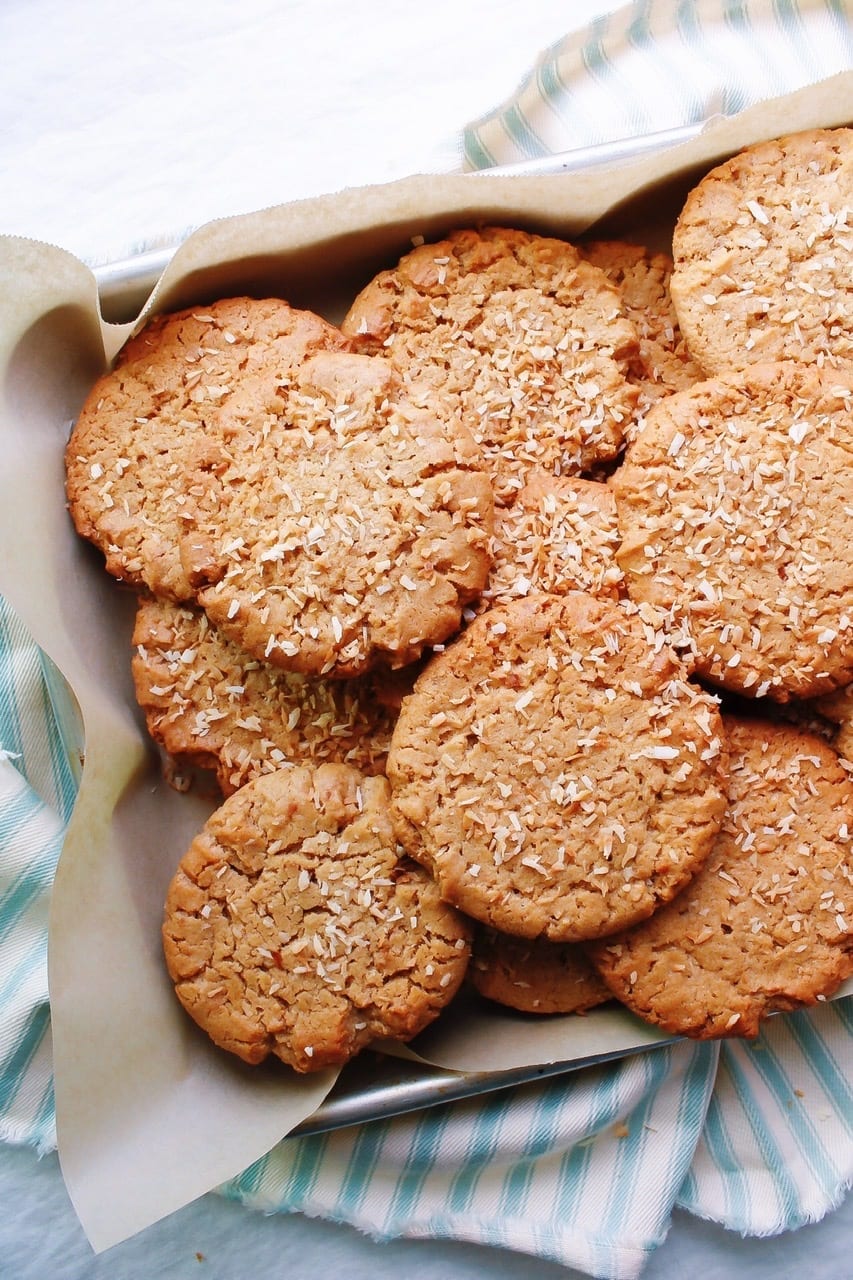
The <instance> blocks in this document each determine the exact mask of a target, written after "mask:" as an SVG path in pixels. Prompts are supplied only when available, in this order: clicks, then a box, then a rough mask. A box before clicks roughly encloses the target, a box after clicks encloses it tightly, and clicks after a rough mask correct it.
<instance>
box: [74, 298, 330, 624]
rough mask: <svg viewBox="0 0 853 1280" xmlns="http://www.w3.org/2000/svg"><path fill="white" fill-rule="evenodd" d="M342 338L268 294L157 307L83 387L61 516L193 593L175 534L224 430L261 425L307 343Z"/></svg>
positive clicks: (175, 592)
mask: <svg viewBox="0 0 853 1280" xmlns="http://www.w3.org/2000/svg"><path fill="white" fill-rule="evenodd" d="M349 345H350V344H349V343H348V342H347V341H346V339H345V338H343V336H342V335H341V334H340V333H339V331H338V330H337V329H335V328H334V327H333V326H332V325H330V324H327V323H326V322H325V321H324V320H321V319H320V317H319V316H315V315H313V314H312V313H311V312H309V311H297V310H295V309H294V308H293V307H290V306H288V304H287V303H286V302H282V301H281V300H279V299H277V298H268V299H263V300H257V299H254V298H228V299H224V300H222V301H219V302H215V303H213V304H211V305H210V306H207V307H194V308H191V309H189V310H185V311H179V312H175V313H174V314H172V315H162V316H157V317H155V318H154V319H153V320H151V321H150V322H149V323H148V324H147V325H146V326H145V328H144V329H143V330H142V331H141V332H140V333H139V334H137V336H136V337H134V338H131V340H130V341H129V342H128V343H126V345H125V346H124V347H123V348H122V351H121V353H120V355H119V357H118V361H117V363H116V365H115V367H114V368H113V369H112V370H110V372H108V373H106V374H104V376H103V377H102V378H100V379H99V380H98V382H97V383H96V384H95V386H94V387H93V389H92V391H91V393H90V394H89V396H88V397H87V399H86V402H85V404H84V405H83V408H82V410H81V412H80V415H79V417H78V419H77V422H76V424H75V426H74V428H73V430H72V432H71V437H70V439H69V441H68V446H67V448H66V454H65V464H66V487H67V494H68V505H69V510H70V512H71V516H72V518H73V520H74V523H75V526H76V528H77V531H78V533H80V534H81V535H82V536H83V537H84V538H88V539H89V540H90V541H91V542H93V543H95V545H96V546H97V547H99V548H100V550H101V551H102V552H103V554H104V556H105V557H106V567H107V569H108V571H109V572H110V573H112V574H113V575H114V576H115V577H117V578H121V579H123V580H124V581H126V582H129V583H132V584H133V585H135V586H138V587H148V588H149V589H150V590H151V591H153V592H154V593H155V594H157V595H161V596H168V597H170V598H171V599H173V600H189V599H192V597H193V595H194V587H195V583H194V581H193V577H192V571H191V567H190V566H189V565H188V563H187V561H186V558H185V555H184V550H185V545H184V544H185V538H186V536H187V534H188V533H190V534H191V533H192V531H193V528H194V518H195V509H196V502H197V500H198V499H199V498H200V497H201V496H202V495H203V494H204V492H205V490H206V489H207V488H208V487H209V486H210V485H211V484H213V483H214V482H215V477H216V474H217V472H218V471H219V469H220V468H221V467H222V466H223V465H224V464H225V462H226V459H227V456H228V445H227V442H228V440H229V438H230V436H231V435H232V433H233V432H235V431H249V432H250V433H253V434H255V433H260V432H261V430H262V429H263V427H264V424H265V423H266V422H267V420H268V419H269V418H270V417H275V416H276V414H277V413H278V411H279V408H280V405H281V392H280V387H279V384H280V383H282V382H285V383H286V382H287V381H288V380H289V379H290V377H291V374H292V371H293V369H294V368H296V367H297V366H298V365H299V364H301V362H302V361H303V360H304V359H306V358H307V357H308V356H309V355H311V354H313V353H314V352H316V351H323V350H347V349H348V348H349Z"/></svg>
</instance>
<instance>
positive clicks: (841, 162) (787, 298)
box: [671, 129, 853, 373]
mask: <svg viewBox="0 0 853 1280" xmlns="http://www.w3.org/2000/svg"><path fill="white" fill-rule="evenodd" d="M851 208H853V129H815V130H811V131H808V132H804V133H797V134H791V135H789V136H787V137H784V138H779V139H777V140H774V141H772V142H761V143H757V144H756V145H755V146H751V147H748V148H747V149H746V150H745V151H742V152H740V154H738V155H736V156H734V157H732V159H730V160H727V161H726V162H725V163H724V164H721V165H718V166H717V167H716V168H715V169H712V170H711V172H710V173H709V174H708V175H707V176H706V177H705V178H703V179H702V181H701V182H699V183H698V185H697V186H696V187H695V188H694V189H693V191H692V192H691V193H690V195H689V196H688V198H687V201H686V203H685V205H684V208H683V210H682V212H681V215H680V217H679V219H678V222H677V223H676V227H675V231H674V234H673V258H674V264H675V265H674V270H673V275H672V281H671V290H672V298H673V302H674V304H675V309H676V313H677V315H678V321H679V324H680V326H681V329H682V332H683V333H684V336H685V339H686V341H687V344H688V347H689V349H690V351H691V353H692V355H693V357H694V359H696V360H697V361H698V362H699V363H700V364H701V365H703V366H704V368H705V369H706V370H707V371H708V372H709V373H716V372H724V371H725V370H726V369H729V368H743V367H746V366H747V365H749V364H752V363H755V362H759V361H767V360H802V361H803V362H804V363H806V364H816V365H824V364H826V365H835V366H838V365H841V364H843V363H844V362H845V361H848V362H849V361H850V360H853V228H851V226H850V225H848V219H849V211H850V209H851Z"/></svg>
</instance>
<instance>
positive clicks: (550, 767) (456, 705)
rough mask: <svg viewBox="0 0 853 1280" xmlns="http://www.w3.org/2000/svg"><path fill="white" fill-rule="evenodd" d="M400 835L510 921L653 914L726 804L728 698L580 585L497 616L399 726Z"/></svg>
mask: <svg viewBox="0 0 853 1280" xmlns="http://www.w3.org/2000/svg"><path fill="white" fill-rule="evenodd" d="M387 774H388V777H389V779H390V781H391V785H392V790H393V801H392V814H393V821H394V824H395V827H396V829H397V833H398V836H399V838H400V841H401V843H402V844H403V845H404V847H405V848H406V850H407V851H408V852H409V853H410V854H411V856H412V857H414V858H416V859H417V860H418V861H421V862H423V863H424V865H425V866H427V867H428V868H429V869H430V871H431V872H432V874H433V875H434V876H435V877H436V879H437V880H438V883H439V886H440V888H441V892H442V895H443V896H444V897H445V899H446V900H447V901H449V902H453V903H454V904H455V905H456V906H458V907H460V908H461V909H462V910H463V911H465V912H467V913H468V914H469V915H471V916H472V917H473V918H474V919H476V920H479V921H480V922H481V923H484V924H489V925H492V926H493V927H494V928H496V929H499V930H501V931H502V932H505V933H510V934H515V935H518V936H521V937H529V938H536V937H539V936H540V935H542V936H544V937H547V938H549V939H550V940H551V941H555V942H572V941H582V940H583V939H585V938H590V937H597V936H601V935H602V934H605V933H610V932H613V931H615V930H616V929H618V928H621V927H623V925H622V924H620V921H621V922H624V923H627V922H628V921H636V920H640V919H643V918H645V917H646V916H647V915H649V914H650V913H651V912H652V911H653V910H654V909H655V907H656V906H658V905H659V903H661V902H663V901H666V900H668V898H670V897H671V896H672V895H673V894H675V893H676V892H677V891H678V890H679V889H680V888H681V887H682V886H683V885H684V884H685V883H686V882H687V881H688V880H689V878H690V876H691V875H692V874H693V873H694V871H695V870H696V868H697V867H698V866H699V865H701V863H702V861H703V860H704V858H705V857H706V856H707V855H708V853H709V852H710V849H711V845H712V843H713V840H714V837H715V835H716V833H717V831H718V829H719V825H720V823H721V821H722V816H723V810H724V807H725V786H724V776H725V758H724V744H723V741H722V731H721V722H720V716H719V712H718V709H717V703H716V700H715V699H714V698H712V697H711V696H710V695H708V694H706V693H704V692H703V691H702V690H700V689H697V688H696V687H694V686H693V685H691V684H690V683H689V682H688V681H687V679H686V671H685V668H684V666H683V664H682V663H681V661H680V659H679V658H678V657H677V656H676V654H675V653H674V652H673V651H672V650H670V649H669V648H668V647H667V645H666V644H665V642H663V640H662V638H661V637H659V636H656V635H655V634H654V633H650V632H649V630H648V629H647V628H646V627H645V626H644V624H643V623H642V621H641V619H640V617H639V616H638V615H637V613H636V610H634V609H633V608H632V607H631V606H629V605H627V604H625V603H620V602H617V601H612V600H605V599H596V598H594V597H592V596H589V595H585V594H583V593H580V592H570V593H568V594H567V595H565V596H560V597H556V596H548V595H539V596H533V595H531V596H527V597H525V598H524V599H521V600H518V601H515V602H513V603H512V604H509V605H502V606H499V607H496V608H494V609H492V610H490V611H489V612H488V613H485V614H482V615H481V616H480V617H479V618H477V619H475V621H474V622H472V623H471V625H470V626H469V627H468V629H467V630H466V631H465V632H464V633H463V634H462V635H461V636H460V637H458V638H457V639H456V640H455V641H454V642H453V644H451V645H448V647H447V649H446V650H445V651H444V652H443V653H441V654H438V655H436V656H435V657H434V658H432V659H431V661H430V663H429V664H428V666H427V667H426V669H425V670H424V672H423V673H422V675H421V676H420V677H419V678H418V680H417V682H416V684H415V687H414V691H413V693H412V694H411V695H410V696H409V697H408V698H406V700H405V701H404V703H403V706H402V710H401V712H400V718H399V719H398V721H397V724H396V726H395V729H394V734H393V737H392V740H391V749H390V751H389V755H388V764H387Z"/></svg>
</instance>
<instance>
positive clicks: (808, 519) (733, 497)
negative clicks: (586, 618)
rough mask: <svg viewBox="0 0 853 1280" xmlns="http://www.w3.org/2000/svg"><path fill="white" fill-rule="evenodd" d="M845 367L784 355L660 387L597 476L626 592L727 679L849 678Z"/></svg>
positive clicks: (801, 688)
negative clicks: (604, 475) (603, 476)
mask: <svg viewBox="0 0 853 1280" xmlns="http://www.w3.org/2000/svg"><path fill="white" fill-rule="evenodd" d="M852 460H853V366H851V367H848V368H847V369H841V368H837V369H835V368H833V369H830V368H825V369H812V368H809V367H807V366H806V365H800V364H795V363H793V362H784V363H781V364H771V365H756V366H754V367H753V368H752V369H748V370H744V371H742V372H740V373H733V374H731V375H729V376H727V377H722V376H720V377H718V378H716V379H710V380H708V381H706V382H701V383H697V384H696V386H695V387H693V388H691V389H689V390H687V391H681V392H678V393H676V394H675V395H672V396H668V397H667V398H665V399H663V400H660V401H659V402H658V403H657V404H656V405H655V406H654V407H653V408H652V410H651V411H650V413H649V416H648V418H647V420H646V426H645V429H644V430H643V432H642V433H641V435H640V436H638V438H637V439H636V440H635V441H634V442H633V443H632V445H631V446H630V448H629V449H628V451H627V453H626V456H625V461H624V464H623V465H622V466H621V467H620V468H619V470H618V471H617V472H616V473H615V475H614V477H613V480H612V487H613V492H614V493H615V495H616V504H617V511H618V518H619V526H620V530H621V533H622V539H623V540H622V546H621V548H620V550H619V552H618V553H617V560H618V563H619V565H620V566H621V568H622V569H623V570H624V573H625V587H626V590H627V592H628V594H629V596H630V597H631V598H632V599H633V600H635V601H638V602H643V603H644V604H647V605H653V606H656V607H658V608H659V609H660V610H662V611H664V613H666V614H668V615H669V620H670V624H671V625H673V626H676V627H680V628H681V629H682V631H684V632H686V634H687V638H688V639H687V642H688V643H689V644H691V645H692V647H693V650H694V652H693V655H692V660H693V662H694V663H695V669H696V670H697V671H698V672H699V673H700V674H702V675H703V676H705V677H706V678H708V679H709V680H712V681H713V682H714V683H715V684H718V685H722V686H723V687H725V688H727V689H731V690H733V691H735V692H742V693H745V694H747V695H748V696H750V697H756V696H757V697H761V696H763V695H765V694H766V695H769V696H770V697H772V698H775V699H777V700H778V701H786V700H787V699H788V698H791V697H799V698H805V697H810V696H814V695H816V694H819V693H821V692H829V691H830V690H831V689H833V688H834V687H836V686H838V685H841V684H844V683H847V682H849V681H850V679H851V677H853V626H851V619H853V506H851V502H850V464H851V461H852Z"/></svg>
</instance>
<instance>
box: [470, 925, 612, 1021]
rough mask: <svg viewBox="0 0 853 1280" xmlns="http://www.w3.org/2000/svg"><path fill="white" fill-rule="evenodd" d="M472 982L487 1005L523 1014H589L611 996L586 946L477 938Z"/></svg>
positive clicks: (486, 932) (489, 935) (494, 935)
mask: <svg viewBox="0 0 853 1280" xmlns="http://www.w3.org/2000/svg"><path fill="white" fill-rule="evenodd" d="M468 977H469V980H470V982H471V984H472V986H474V987H475V988H476V990H477V991H479V993H480V995H481V996H485V998H486V999H487V1000H493V1001H494V1002H495V1003H496V1004H500V1005H504V1006H505V1007H506V1008H508V1009H517V1010H519V1012H521V1013H541V1014H548V1013H586V1011H587V1010H588V1009H593V1008H595V1006H596V1005H599V1004H604V1003H605V1001H607V1000H610V999H611V998H612V997H611V994H610V991H609V989H608V988H607V987H606V986H605V984H604V982H603V981H602V979H601V978H600V977H599V976H598V973H597V972H596V970H595V969H594V968H593V966H592V964H591V963H590V961H589V959H588V958H587V955H586V952H585V951H584V949H583V947H582V946H579V945H578V944H576V943H571V942H546V941H543V940H542V939H541V938H539V939H529V938H513V937H510V935H509V934H506V933H498V932H497V931H496V930H494V929H487V928H485V927H481V928H479V929H477V930H476V931H475V933H474V945H473V950H472V955H471V964H470V965H469V968H468Z"/></svg>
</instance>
